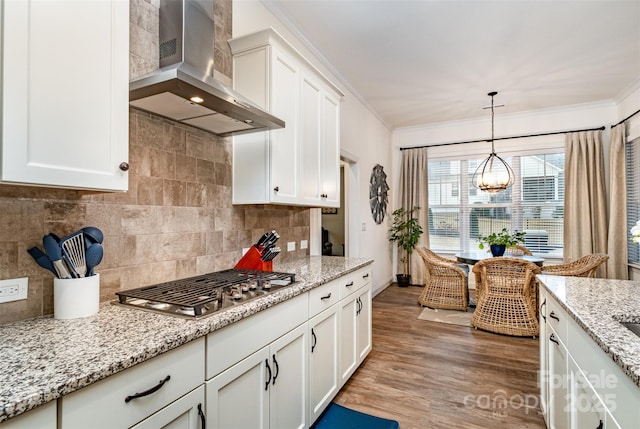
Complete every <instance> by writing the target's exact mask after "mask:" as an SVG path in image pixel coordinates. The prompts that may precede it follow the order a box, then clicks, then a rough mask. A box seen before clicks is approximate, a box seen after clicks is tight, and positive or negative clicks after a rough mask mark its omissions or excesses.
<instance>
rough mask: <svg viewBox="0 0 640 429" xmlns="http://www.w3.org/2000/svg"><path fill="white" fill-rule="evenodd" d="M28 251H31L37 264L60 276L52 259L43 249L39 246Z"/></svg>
mask: <svg viewBox="0 0 640 429" xmlns="http://www.w3.org/2000/svg"><path fill="white" fill-rule="evenodd" d="M27 253H29V255H31V257H32V258H33V259H34V260H35V261H36V264H38V265H40V266H41V267H42V268H44V269H45V270H49V271H51V272H52V273H53V275H54V276H56V277H57V276H58V273H57V272H56V270H55V268H53V263H52V262H51V259H49V257H48V256H47V255H46V254H45V253H44V252H43V251H42V250H40V249H39V248H37V247H32V248H31V249H28V250H27Z"/></svg>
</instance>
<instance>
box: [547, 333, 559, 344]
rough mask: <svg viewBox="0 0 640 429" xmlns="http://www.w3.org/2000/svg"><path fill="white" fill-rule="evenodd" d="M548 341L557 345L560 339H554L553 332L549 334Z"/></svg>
mask: <svg viewBox="0 0 640 429" xmlns="http://www.w3.org/2000/svg"><path fill="white" fill-rule="evenodd" d="M549 341H551V342H552V343H556V344H557V345H560V341H558V340H556V336H555V335H553V334H551V335H550V336H549Z"/></svg>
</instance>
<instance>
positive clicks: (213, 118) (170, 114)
mask: <svg viewBox="0 0 640 429" xmlns="http://www.w3.org/2000/svg"><path fill="white" fill-rule="evenodd" d="M213 13H214V12H213V1H209V0H161V1H160V24H159V27H160V28H159V29H160V69H159V70H157V71H155V72H153V73H150V74H148V75H146V76H143V77H141V78H140V79H138V80H135V81H133V82H130V84H129V104H130V105H131V106H132V107H135V108H137V109H141V110H144V111H147V112H150V113H153V114H156V115H159V116H163V117H166V118H169V119H172V120H174V121H177V122H182V123H185V124H189V125H191V126H194V127H197V128H200V129H203V130H205V131H208V132H211V133H214V134H217V135H220V136H223V137H226V136H230V135H235V134H245V133H251V132H257V131H266V130H271V129H277V128H283V127H284V126H285V123H284V121H283V120H281V119H278V118H276V117H275V116H273V115H271V114H269V113H268V112H265V111H263V110H262V109H261V108H259V107H258V106H256V105H255V104H254V103H253V102H251V101H249V100H248V99H247V98H245V97H243V96H242V95H240V94H238V93H237V92H235V91H234V90H233V89H231V88H229V87H227V86H225V85H224V84H222V83H221V82H219V81H218V80H216V79H214V78H213V65H214V61H213V59H214V21H213Z"/></svg>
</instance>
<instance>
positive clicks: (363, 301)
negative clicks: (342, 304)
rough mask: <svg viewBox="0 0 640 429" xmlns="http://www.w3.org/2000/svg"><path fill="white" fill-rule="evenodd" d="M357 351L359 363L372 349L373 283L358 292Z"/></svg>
mask: <svg viewBox="0 0 640 429" xmlns="http://www.w3.org/2000/svg"><path fill="white" fill-rule="evenodd" d="M356 304H357V308H356V352H357V354H358V365H360V364H361V363H362V361H363V360H364V358H365V357H367V355H368V354H369V352H370V351H371V283H369V284H367V285H366V286H365V287H364V288H362V289H360V290H359V291H358V292H357V299H356Z"/></svg>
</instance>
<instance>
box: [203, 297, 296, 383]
mask: <svg viewBox="0 0 640 429" xmlns="http://www.w3.org/2000/svg"><path fill="white" fill-rule="evenodd" d="M308 299H309V297H308V295H307V294H306V293H304V294H302V295H298V296H296V297H294V298H291V299H289V300H287V301H285V302H281V303H280V304H278V305H275V306H273V307H271V308H268V309H266V310H263V311H261V312H259V313H257V314H254V315H253V316H251V317H247V318H246V319H242V320H240V321H239V322H236V323H234V324H232V325H229V326H226V327H224V328H222V329H220V330H218V331H215V332H212V333H211V334H209V335H207V380H209V379H211V378H213V377H215V376H216V375H217V374H220V373H221V372H222V371H224V370H225V369H227V368H229V367H231V366H232V365H235V364H236V363H237V362H240V361H241V360H242V359H244V358H246V357H247V356H249V355H250V354H252V353H255V352H256V351H257V350H259V349H261V348H262V347H264V346H266V345H267V344H269V343H271V342H272V341H274V340H275V339H276V338H279V337H281V336H282V335H284V334H286V333H287V332H289V331H291V330H292V329H294V328H295V327H297V326H300V325H301V324H302V323H304V322H306V321H307V319H308V317H309V314H308V310H309V306H308V303H307V300H308Z"/></svg>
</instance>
